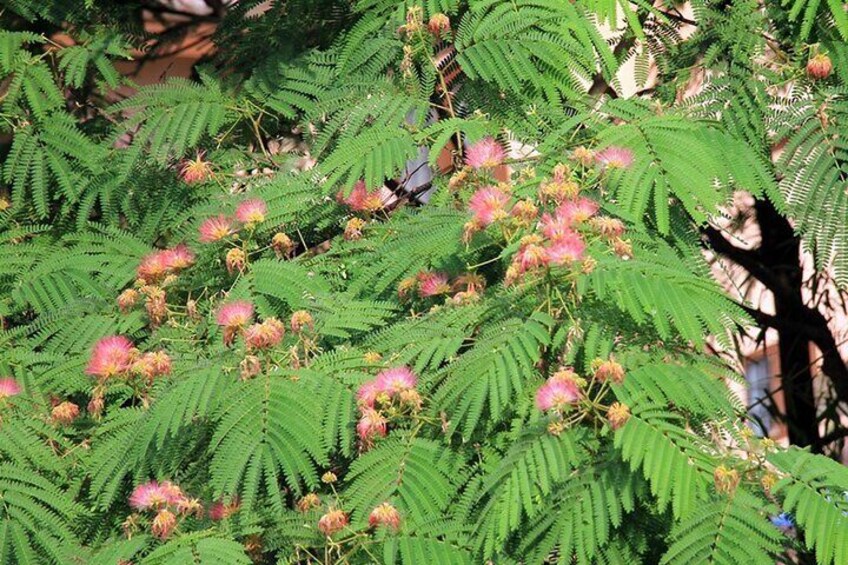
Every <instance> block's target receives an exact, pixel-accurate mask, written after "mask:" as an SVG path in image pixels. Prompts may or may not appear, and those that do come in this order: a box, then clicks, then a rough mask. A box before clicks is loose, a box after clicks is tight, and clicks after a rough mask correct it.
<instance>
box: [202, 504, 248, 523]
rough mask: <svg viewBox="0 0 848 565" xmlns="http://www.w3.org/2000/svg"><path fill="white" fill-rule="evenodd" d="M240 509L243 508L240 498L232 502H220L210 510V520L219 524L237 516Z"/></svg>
mask: <svg viewBox="0 0 848 565" xmlns="http://www.w3.org/2000/svg"><path fill="white" fill-rule="evenodd" d="M239 508H241V502H239V499H238V498H234V499H233V500H232V501H231V502H224V501H222V500H219V501H218V502H216V503H215V504H213V505H212V506H211V507H210V508H209V518H210V519H211V520H212V521H214V522H218V521H220V520H223V519H225V518H229V517H230V516H232V515H233V514H235V513H236V512H238V511H239Z"/></svg>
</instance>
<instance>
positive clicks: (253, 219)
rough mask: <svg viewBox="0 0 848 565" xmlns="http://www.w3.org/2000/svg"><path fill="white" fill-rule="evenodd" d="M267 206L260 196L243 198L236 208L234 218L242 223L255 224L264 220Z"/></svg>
mask: <svg viewBox="0 0 848 565" xmlns="http://www.w3.org/2000/svg"><path fill="white" fill-rule="evenodd" d="M267 213H268V206H267V205H266V204H265V201H264V200H262V199H260V198H251V199H250V200H245V201H244V202H242V203H241V204H239V205H238V208H236V219H237V220H238V221H240V222H241V223H243V224H247V225H255V224H261V223H262V222H264V221H265V215H266V214H267Z"/></svg>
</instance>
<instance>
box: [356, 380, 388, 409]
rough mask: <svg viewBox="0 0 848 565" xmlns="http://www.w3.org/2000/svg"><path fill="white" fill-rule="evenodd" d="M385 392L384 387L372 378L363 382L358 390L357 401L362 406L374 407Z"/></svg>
mask: <svg viewBox="0 0 848 565" xmlns="http://www.w3.org/2000/svg"><path fill="white" fill-rule="evenodd" d="M381 394H383V387H382V386H381V385H380V383H378V382H377V380H376V379H372V380H370V381H367V382H365V383H363V384H362V386H360V387H359V390H358V391H357V392H356V401H357V402H358V403H359V405H360V406H364V407H367V408H374V404H375V403H376V402H377V397H379V396H380V395H381Z"/></svg>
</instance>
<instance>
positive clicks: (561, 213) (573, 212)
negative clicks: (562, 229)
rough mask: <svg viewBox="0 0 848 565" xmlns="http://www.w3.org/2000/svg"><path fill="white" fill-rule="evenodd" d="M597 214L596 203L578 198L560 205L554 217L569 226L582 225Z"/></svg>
mask: <svg viewBox="0 0 848 565" xmlns="http://www.w3.org/2000/svg"><path fill="white" fill-rule="evenodd" d="M597 213H598V203H597V202H595V201H594V200H590V199H588V198H578V199H577V200H568V201H566V202H564V203H562V204H561V205H560V206H559V207H558V208H557V209H556V215H557V217H559V218H562V219H563V220H564V221H565V222H566V223H568V224H569V225H572V226H574V225H577V224H582V223H583V222H585V221H586V220H588V219H589V218H591V217H592V216H594V215H595V214H597Z"/></svg>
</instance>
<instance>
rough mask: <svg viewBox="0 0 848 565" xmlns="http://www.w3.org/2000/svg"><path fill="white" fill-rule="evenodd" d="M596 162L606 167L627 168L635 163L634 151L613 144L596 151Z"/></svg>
mask: <svg viewBox="0 0 848 565" xmlns="http://www.w3.org/2000/svg"><path fill="white" fill-rule="evenodd" d="M595 162H596V163H597V164H599V165H600V166H601V167H603V168H605V169H627V168H629V167H630V165H632V164H633V151H631V150H630V149H628V148H626V147H617V146H615V145H612V146H610V147H607V148H606V149H602V150H601V151H598V152H597V153H595Z"/></svg>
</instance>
